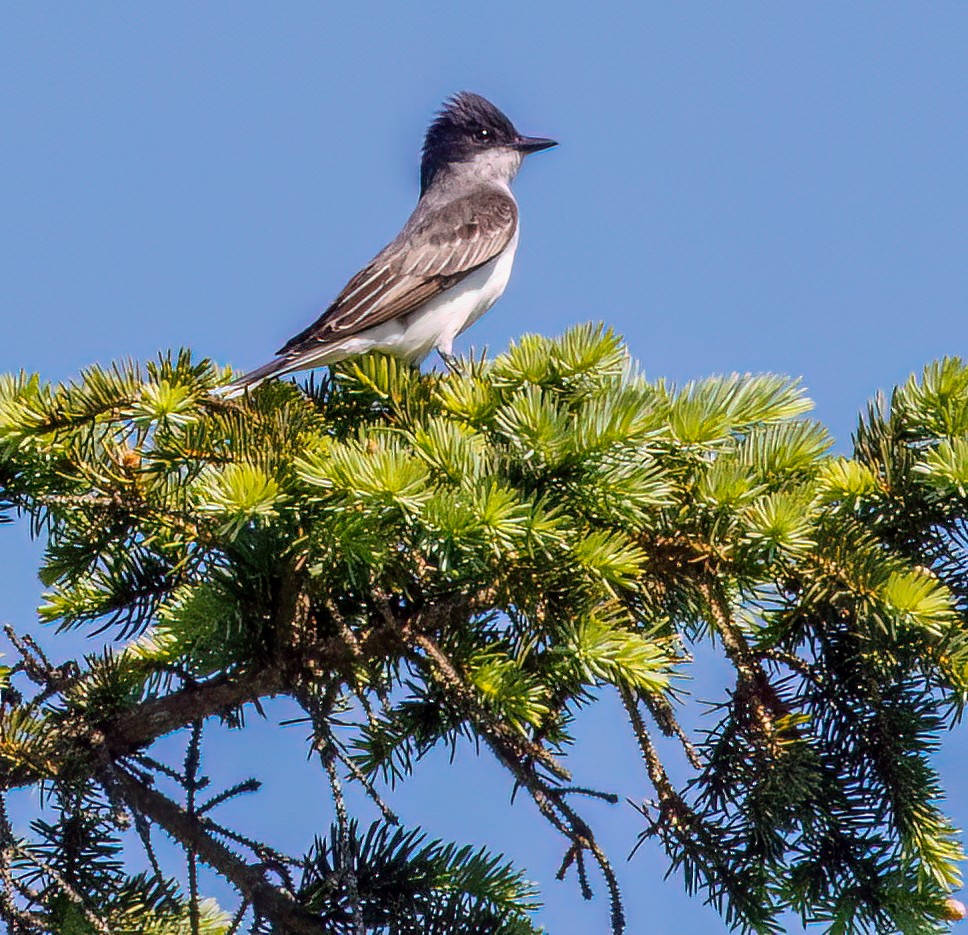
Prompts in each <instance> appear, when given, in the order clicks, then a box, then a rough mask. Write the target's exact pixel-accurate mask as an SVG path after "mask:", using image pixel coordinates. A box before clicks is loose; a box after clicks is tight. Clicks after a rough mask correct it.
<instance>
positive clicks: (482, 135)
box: [474, 127, 493, 143]
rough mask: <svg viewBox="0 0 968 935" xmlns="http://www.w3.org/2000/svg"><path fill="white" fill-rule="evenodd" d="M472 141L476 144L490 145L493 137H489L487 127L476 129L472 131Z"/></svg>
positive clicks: (489, 132)
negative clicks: (475, 141)
mask: <svg viewBox="0 0 968 935" xmlns="http://www.w3.org/2000/svg"><path fill="white" fill-rule="evenodd" d="M474 139H475V140H477V142H478V143H490V142H491V140H492V139H493V137H492V136H491V131H490V130H488V128H487V127H478V128H477V129H476V130H475V131H474Z"/></svg>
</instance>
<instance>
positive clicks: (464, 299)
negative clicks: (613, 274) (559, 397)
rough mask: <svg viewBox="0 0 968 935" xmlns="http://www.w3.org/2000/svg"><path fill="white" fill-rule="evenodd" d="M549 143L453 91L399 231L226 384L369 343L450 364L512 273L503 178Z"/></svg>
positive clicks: (514, 239)
mask: <svg viewBox="0 0 968 935" xmlns="http://www.w3.org/2000/svg"><path fill="white" fill-rule="evenodd" d="M555 145H556V143H555V141H554V140H546V139H542V138H539V137H532V136H521V134H520V133H518V131H517V130H515V128H514V125H513V124H512V123H511V121H510V120H508V118H507V117H505V116H504V114H502V113H501V111H499V110H498V109H497V108H496V107H495V106H494V105H493V104H492V103H491V102H490V101H487V100H485V99H484V98H483V97H481V96H480V95H478V94H472V93H470V92H469V91H464V92H461V93H460V94H457V95H455V96H454V97H452V98H451V99H450V100H449V101H448V102H447V103H446V104H445V105H444V107H443V109H442V110H441V111H440V113H439V114H438V115H437V117H436V119H435V120H434V121H433V123H431V125H430V129H429V130H428V131H427V138H426V140H425V141H424V147H423V157H422V159H421V161H420V200H419V201H418V202H417V207H416V208H414V211H413V214H411V215H410V219H409V220H408V221H407V223H406V224H405V225H404V227H403V230H402V231H400V233H399V234H397V236H396V238H395V239H394V240H393V241H392V242H391V243H390V244H389V245H387V246H386V247H384V249H383V250H381V251H380V252H379V253H378V254H377V255H376V256H375V257H374V258H373V260H372V261H371V262H370V263H368V264H367V265H366V266H365V267H364V268H363V269H362V270H360V272H358V273H357V274H356V275H355V276H354V277H353V278H352V279H351V280H350V281H349V282H348V283H347V284H346V286H345V287H344V288H343V291H342V292H341V293H340V294H339V295H338V296H337V297H336V300H335V301H334V302H333V304H332V305H330V306H329V308H327V309H326V311H325V312H323V314H322V315H320V316H319V318H317V319H316V321H314V322H313V323H312V324H311V325H310V326H309V327H308V328H306V329H305V330H304V331H301V332H299V334H297V335H296V336H295V337H294V338H292V340H290V341H289V343H288V344H286V345H285V346H284V347H283V348H281V349H280V350H279V351H278V352H277V356H276V359H275V360H272V361H270V362H269V363H267V364H265V365H263V366H262V367H259V368H257V369H256V370H253V371H251V372H250V373H247V374H246V375H245V376H243V377H240V378H239V379H238V380H236V381H235V383H233V384H232V385H231V387H229V389H242V388H244V387H247V386H254V385H256V384H257V383H260V382H261V381H262V380H265V379H266V378H268V377H275V376H282V375H284V374H287V373H293V372H295V371H297V370H308V369H311V368H312V367H320V366H323V365H324V364H332V363H336V362H337V361H340V360H344V359H345V358H347V357H354V356H356V355H358V354H364V353H366V352H367V351H372V350H376V351H383V352H385V353H388V354H393V355H394V356H396V357H402V358H404V359H405V360H407V361H410V362H411V363H414V364H418V363H420V361H422V360H423V359H424V358H425V357H426V356H427V355H428V354H429V353H430V352H431V351H432V350H433V349H434V348H436V349H437V350H438V351H439V352H440V355H441V357H443V359H444V361H445V362H447V363H450V360H451V357H450V355H451V349H452V347H453V344H454V339H455V338H456V337H457V335H459V334H460V333H461V332H462V331H464V330H465V329H466V328H469V327H470V326H471V325H472V324H473V323H474V322H475V321H477V319H478V318H480V317H481V315H483V314H484V313H485V312H486V311H487V310H488V309H489V308H490V307H491V306H492V305H493V304H494V303H495V302H496V301H497V300H498V299H499V298H500V297H501V294H502V293H503V292H504V288H505V286H507V283H508V277H509V276H510V275H511V264H512V263H513V261H514V251H515V248H516V247H517V245H518V205H517V202H516V201H515V200H514V195H512V194H511V180H512V179H513V178H514V176H515V175H516V174H517V172H518V169H519V168H520V167H521V162H522V160H523V159H524V157H525V156H526V155H527V154H528V153H536V152H539V151H540V150H542V149H548V148H550V147H552V146H555Z"/></svg>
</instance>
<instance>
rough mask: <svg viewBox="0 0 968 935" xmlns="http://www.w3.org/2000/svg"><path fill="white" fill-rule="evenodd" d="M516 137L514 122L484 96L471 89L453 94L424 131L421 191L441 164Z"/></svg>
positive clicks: (469, 155)
mask: <svg viewBox="0 0 968 935" xmlns="http://www.w3.org/2000/svg"><path fill="white" fill-rule="evenodd" d="M517 138H518V131H517V130H515V129H514V124H512V123H511V121H510V120H508V118H507V117H506V116H505V115H504V114H503V113H501V111H500V110H498V109H497V108H496V107H495V106H494V105H493V104H492V103H491V102H490V101H489V100H487V98H483V97H481V96H480V94H474V93H473V92H471V91H461V92H460V93H459V94H455V95H454V96H453V97H452V98H451V99H450V100H449V101H447V103H446V104H445V105H444V107H443V109H442V110H441V111H440V113H439V114H437V116H436V118H435V119H434V122H433V123H431V125H430V128H429V129H428V130H427V137H426V139H425V140H424V147H423V158H422V159H421V161H420V192H421V194H422V193H423V192H424V191H426V189H427V186H428V185H430V183H431V182H432V181H433V177H434V175H436V173H437V171H438V170H439V169H440V167H441V166H442V165H446V164H447V163H451V162H461V161H463V160H465V159H470V158H471V157H472V156H473V155H474V154H475V153H477V152H480V151H481V150H482V149H485V148H487V147H491V146H502V145H503V146H510V145H511V144H512V143H514V141H515V140H516V139H517Z"/></svg>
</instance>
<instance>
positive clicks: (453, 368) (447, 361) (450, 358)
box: [437, 347, 464, 377]
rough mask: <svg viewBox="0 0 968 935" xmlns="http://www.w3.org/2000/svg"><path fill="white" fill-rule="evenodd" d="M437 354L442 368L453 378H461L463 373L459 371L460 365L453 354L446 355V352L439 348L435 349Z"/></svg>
mask: <svg viewBox="0 0 968 935" xmlns="http://www.w3.org/2000/svg"><path fill="white" fill-rule="evenodd" d="M437 353H438V354H440V359H441V360H442V361H443V362H444V366H445V367H446V368H447V369H448V370H449V371H450V372H451V373H452V374H453V375H454V376H455V377H460V376H463V374H464V371H463V370H462V369H461V366H460V363H458V360H457V358H456V357H455V356H454V355H453V354H448V353H447V351H442V350H441V349H440V348H439V347H438V348H437Z"/></svg>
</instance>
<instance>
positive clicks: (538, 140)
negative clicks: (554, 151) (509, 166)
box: [514, 136, 558, 155]
mask: <svg viewBox="0 0 968 935" xmlns="http://www.w3.org/2000/svg"><path fill="white" fill-rule="evenodd" d="M557 145H558V141H557V140H546V139H544V138H543V137H540V136H519V137H518V138H517V139H516V140H515V141H514V148H515V149H516V150H517V151H518V152H519V153H524V154H525V155H527V154H528V153H540V152H541V150H543V149H551V147H552V146H557Z"/></svg>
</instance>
